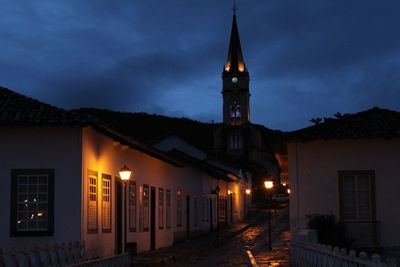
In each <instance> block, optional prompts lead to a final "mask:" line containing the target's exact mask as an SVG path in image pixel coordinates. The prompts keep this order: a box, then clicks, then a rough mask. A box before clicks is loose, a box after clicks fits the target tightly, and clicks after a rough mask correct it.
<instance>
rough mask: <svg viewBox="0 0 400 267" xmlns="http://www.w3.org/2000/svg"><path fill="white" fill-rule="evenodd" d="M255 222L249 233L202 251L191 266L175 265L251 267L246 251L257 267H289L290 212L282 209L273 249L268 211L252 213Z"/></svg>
mask: <svg viewBox="0 0 400 267" xmlns="http://www.w3.org/2000/svg"><path fill="white" fill-rule="evenodd" d="M253 216H254V217H255V219H256V221H255V222H254V223H253V224H252V226H250V227H249V228H248V229H247V230H245V231H243V232H242V233H241V234H238V235H237V236H235V237H233V238H231V239H229V240H225V241H223V243H221V244H219V245H218V246H217V247H210V248H209V249H207V250H206V251H203V253H201V254H200V255H198V256H197V257H196V258H195V259H192V261H191V262H190V263H188V262H187V263H181V264H176V265H174V266H188V265H190V266H209V267H211V266H249V263H250V259H249V255H248V253H247V251H250V252H251V254H252V255H254V258H255V261H256V262H257V265H258V266H289V246H288V245H289V241H290V238H291V236H290V232H289V231H288V230H289V229H288V228H289V223H288V210H287V208H284V209H282V210H281V211H280V212H278V214H277V215H276V216H275V217H274V219H273V223H272V240H273V243H272V248H273V249H272V250H268V223H267V218H268V217H267V214H266V212H265V211H260V212H258V213H257V214H253Z"/></svg>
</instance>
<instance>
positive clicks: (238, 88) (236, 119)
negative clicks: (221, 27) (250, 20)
mask: <svg viewBox="0 0 400 267" xmlns="http://www.w3.org/2000/svg"><path fill="white" fill-rule="evenodd" d="M249 81H250V76H249V72H248V71H247V68H246V64H245V63H244V60H243V53H242V48H241V46H240V38H239V31H238V28H237V23H236V14H234V15H233V22H232V32H231V39H230V42H229V51H228V58H227V61H226V64H225V66H224V70H223V72H222V84H223V87H222V95H223V103H224V105H223V116H224V117H223V122H224V124H225V125H226V126H235V125H237V126H239V125H242V126H245V125H246V124H247V123H248V122H249V121H250V92H249Z"/></svg>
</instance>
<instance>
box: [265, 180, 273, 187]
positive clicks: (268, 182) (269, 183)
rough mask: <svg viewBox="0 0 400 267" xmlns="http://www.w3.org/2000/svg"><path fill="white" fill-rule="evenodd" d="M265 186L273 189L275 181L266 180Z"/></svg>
mask: <svg viewBox="0 0 400 267" xmlns="http://www.w3.org/2000/svg"><path fill="white" fill-rule="evenodd" d="M264 186H265V188H267V189H271V188H272V187H274V181H265V182H264Z"/></svg>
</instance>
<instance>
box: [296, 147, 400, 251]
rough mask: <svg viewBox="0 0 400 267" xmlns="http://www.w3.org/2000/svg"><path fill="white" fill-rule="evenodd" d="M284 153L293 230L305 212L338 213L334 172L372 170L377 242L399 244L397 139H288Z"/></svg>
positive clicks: (299, 225) (399, 154) (302, 224)
mask: <svg viewBox="0 0 400 267" xmlns="http://www.w3.org/2000/svg"><path fill="white" fill-rule="evenodd" d="M288 155H289V177H290V187H291V191H292V193H291V199H290V222H291V227H292V229H300V228H304V227H305V226H306V222H307V219H306V215H307V214H311V213H322V214H325V213H331V214H335V215H336V216H338V217H339V191H338V190H339V187H338V171H347V170H374V171H375V186H376V187H375V192H376V219H377V220H378V221H380V226H379V229H380V241H381V245H382V246H386V247H390V246H399V245H400V241H399V239H398V236H400V228H399V227H398V226H399V225H400V214H399V213H398V212H397V211H396V210H395V206H396V205H397V204H396V203H399V202H400V195H399V192H398V190H399V188H400V179H399V178H400V170H399V163H400V139H362V140H359V139H357V140H340V141H339V140H331V141H312V142H307V143H290V144H289V145H288Z"/></svg>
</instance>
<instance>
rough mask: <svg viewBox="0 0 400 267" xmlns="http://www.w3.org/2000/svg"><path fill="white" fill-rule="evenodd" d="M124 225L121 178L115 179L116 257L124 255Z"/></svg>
mask: <svg viewBox="0 0 400 267" xmlns="http://www.w3.org/2000/svg"><path fill="white" fill-rule="evenodd" d="M122 224H123V221H122V182H121V181H120V179H119V178H115V228H116V229H115V246H114V248H115V249H114V253H115V255H119V254H121V253H122V242H123V236H122V235H123V232H122V227H123V225H122Z"/></svg>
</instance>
